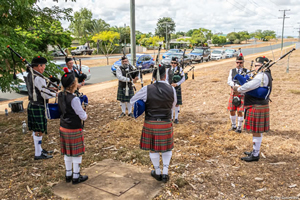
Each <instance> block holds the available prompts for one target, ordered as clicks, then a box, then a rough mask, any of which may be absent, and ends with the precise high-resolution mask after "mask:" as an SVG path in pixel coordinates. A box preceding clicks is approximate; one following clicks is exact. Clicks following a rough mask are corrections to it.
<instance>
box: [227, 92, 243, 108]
mask: <svg viewBox="0 0 300 200" xmlns="http://www.w3.org/2000/svg"><path fill="white" fill-rule="evenodd" d="M238 97H239V98H240V99H241V105H240V106H238V107H236V106H235V105H233V104H232V100H233V90H232V89H231V93H230V97H229V102H228V107H227V109H228V110H229V111H238V112H244V95H238Z"/></svg>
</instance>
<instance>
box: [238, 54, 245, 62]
mask: <svg viewBox="0 0 300 200" xmlns="http://www.w3.org/2000/svg"><path fill="white" fill-rule="evenodd" d="M236 60H243V61H244V56H243V54H242V53H240V55H238V56H237V57H236Z"/></svg>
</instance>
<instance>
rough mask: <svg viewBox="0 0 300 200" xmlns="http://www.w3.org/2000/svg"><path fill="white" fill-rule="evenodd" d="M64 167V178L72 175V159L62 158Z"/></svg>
mask: <svg viewBox="0 0 300 200" xmlns="http://www.w3.org/2000/svg"><path fill="white" fill-rule="evenodd" d="M64 160H65V166H66V176H71V175H72V157H69V156H66V155H65V156H64Z"/></svg>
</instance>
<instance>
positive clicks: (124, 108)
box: [121, 103, 126, 113]
mask: <svg viewBox="0 0 300 200" xmlns="http://www.w3.org/2000/svg"><path fill="white" fill-rule="evenodd" d="M121 109H122V113H126V103H121Z"/></svg>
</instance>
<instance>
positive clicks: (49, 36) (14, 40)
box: [0, 0, 72, 92]
mask: <svg viewBox="0 0 300 200" xmlns="http://www.w3.org/2000/svg"><path fill="white" fill-rule="evenodd" d="M36 2H37V1H36V0H26V1H23V0H2V1H1V6H0V13H1V15H0V19H1V20H0V88H1V90H2V92H5V91H11V90H12V87H11V85H12V84H13V83H17V82H18V81H15V80H14V79H13V68H14V66H15V68H16V73H18V72H21V71H24V70H25V66H24V64H22V63H21V62H17V63H14V62H13V60H12V57H11V54H10V51H9V50H8V49H7V48H6V46H7V45H10V46H11V47H13V49H14V50H15V51H17V52H18V53H19V54H21V55H22V56H23V57H24V58H26V59H27V60H28V61H31V59H32V58H33V57H34V56H37V55H40V56H45V57H46V58H47V59H48V60H50V57H49V55H47V52H46V48H45V46H46V45H48V44H54V43H55V42H62V41H65V39H66V38H65V36H67V34H68V33H64V32H61V31H62V29H61V28H60V27H61V26H60V24H59V23H58V20H71V19H72V16H71V15H70V13H71V12H72V9H70V8H68V9H60V8H59V7H57V6H53V7H52V8H48V7H46V8H43V9H41V8H40V7H39V6H38V5H37V3H36ZM54 27H56V28H58V30H57V32H56V31H55V30H54V29H55V28H54ZM47 32H48V33H47ZM61 35H64V36H63V38H64V39H62V40H60V39H59V36H61ZM65 42H66V45H67V44H68V39H66V41H65ZM42 43H43V44H42ZM14 58H15V60H17V61H20V59H18V58H16V56H14ZM46 70H47V71H50V72H51V71H56V67H55V66H54V65H49V67H47V69H46Z"/></svg>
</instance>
